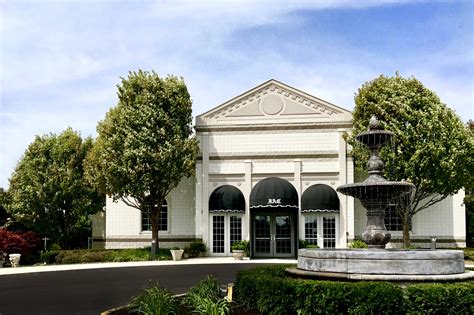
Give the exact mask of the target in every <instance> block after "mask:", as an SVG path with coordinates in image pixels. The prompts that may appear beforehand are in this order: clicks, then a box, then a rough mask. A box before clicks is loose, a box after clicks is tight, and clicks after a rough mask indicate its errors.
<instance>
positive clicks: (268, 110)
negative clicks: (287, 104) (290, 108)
mask: <svg viewBox="0 0 474 315" xmlns="http://www.w3.org/2000/svg"><path fill="white" fill-rule="evenodd" d="M260 105H261V108H262V111H263V112H264V113H265V114H267V115H276V114H278V113H279V112H281V111H282V110H283V105H284V101H283V99H282V98H281V97H280V96H278V95H275V94H270V95H267V96H265V97H264V98H263V99H262V102H261V104H260Z"/></svg>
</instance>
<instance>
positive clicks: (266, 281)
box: [235, 266, 294, 314]
mask: <svg viewBox="0 0 474 315" xmlns="http://www.w3.org/2000/svg"><path fill="white" fill-rule="evenodd" d="M287 267H288V266H270V267H268V266H265V267H258V268H254V269H250V270H245V271H240V272H238V273H237V277H236V283H235V299H236V301H237V302H238V303H241V304H242V305H243V306H244V307H246V308H248V309H254V310H258V311H259V312H261V313H268V314H289V313H291V309H292V305H293V302H294V297H293V294H292V292H291V291H290V290H289V289H290V287H289V286H288V285H287V284H288V281H289V280H290V281H291V279H287V278H286V273H285V269H286V268H287Z"/></svg>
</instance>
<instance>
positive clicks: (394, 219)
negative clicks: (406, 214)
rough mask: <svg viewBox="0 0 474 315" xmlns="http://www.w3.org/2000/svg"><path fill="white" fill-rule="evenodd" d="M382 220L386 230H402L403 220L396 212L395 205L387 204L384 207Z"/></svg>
mask: <svg viewBox="0 0 474 315" xmlns="http://www.w3.org/2000/svg"><path fill="white" fill-rule="evenodd" d="M384 221H385V227H386V228H387V231H403V222H402V218H401V216H400V215H399V214H398V211H397V205H389V206H388V207H387V208H386V209H385V218H384Z"/></svg>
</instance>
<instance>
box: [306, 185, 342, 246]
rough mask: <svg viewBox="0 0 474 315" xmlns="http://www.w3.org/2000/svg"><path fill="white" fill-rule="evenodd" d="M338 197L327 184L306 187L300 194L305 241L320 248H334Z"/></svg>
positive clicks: (336, 232) (337, 227) (337, 226)
mask: <svg viewBox="0 0 474 315" xmlns="http://www.w3.org/2000/svg"><path fill="white" fill-rule="evenodd" d="M339 207H340V203H339V198H338V196H337V193H336V191H335V190H334V189H332V188H331V187H330V186H328V185H324V184H316V185H312V186H310V187H308V188H307V189H306V190H305V191H304V192H303V195H302V196H301V213H302V214H303V217H304V220H305V224H304V235H305V241H307V242H308V243H309V244H314V245H318V246H319V247H321V248H335V247H336V244H337V242H338V239H337V235H338V234H339V233H338V229H339Z"/></svg>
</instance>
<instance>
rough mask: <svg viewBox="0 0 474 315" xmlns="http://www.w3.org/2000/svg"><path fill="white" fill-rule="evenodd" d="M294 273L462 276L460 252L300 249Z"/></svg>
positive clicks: (462, 259)
mask: <svg viewBox="0 0 474 315" xmlns="http://www.w3.org/2000/svg"><path fill="white" fill-rule="evenodd" d="M297 269H299V270H305V271H312V272H322V273H344V274H364V275H453V274H462V273H464V253H463V251H460V250H396V249H370V250H367V249H333V250H326V249H300V250H299V251H298V265H297Z"/></svg>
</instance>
